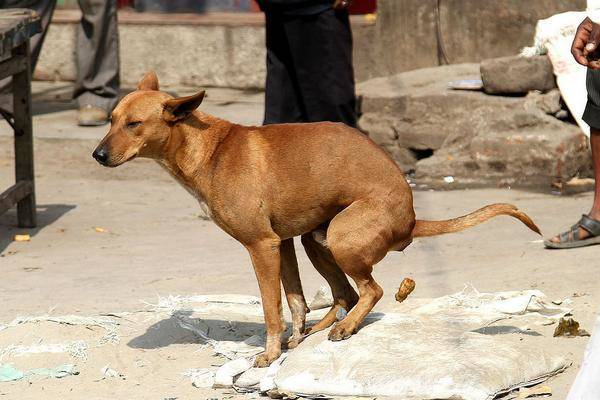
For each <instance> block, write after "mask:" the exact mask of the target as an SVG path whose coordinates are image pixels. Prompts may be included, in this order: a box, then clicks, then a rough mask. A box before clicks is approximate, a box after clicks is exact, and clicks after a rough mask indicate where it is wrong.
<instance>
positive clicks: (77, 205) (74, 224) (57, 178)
mask: <svg viewBox="0 0 600 400" xmlns="http://www.w3.org/2000/svg"><path fill="white" fill-rule="evenodd" d="M36 90H37V94H38V97H37V98H38V100H40V99H41V100H44V99H47V98H48V96H50V97H52V96H54V97H60V96H61V93H64V88H61V87H58V86H37V87H36ZM214 92H215V93H214V94H213V95H211V90H209V91H208V93H209V97H208V100H207V104H205V105H204V106H203V107H204V109H205V110H207V111H208V112H211V113H214V114H216V115H220V116H224V117H226V118H229V119H232V120H234V121H239V122H243V123H259V122H260V119H261V113H262V103H261V98H260V95H259V94H254V93H240V92H235V91H217V90H215V91H214ZM36 114H37V115H36V116H35V119H34V129H35V134H36V141H35V155H36V178H37V183H36V184H37V199H38V207H39V215H38V218H39V226H38V227H37V228H35V229H18V228H17V227H16V216H15V210H14V209H13V210H11V211H10V212H8V213H7V214H5V215H3V216H0V305H1V307H0V324H7V323H9V322H10V321H12V320H13V319H14V318H15V317H18V316H33V315H42V314H46V313H51V314H52V315H67V314H76V315H83V316H90V315H98V314H106V313H118V312H126V311H130V312H132V311H138V310H144V309H146V308H147V304H146V302H148V303H152V302H155V301H156V300H157V296H167V295H170V294H171V295H191V294H222V293H239V294H250V295H259V291H258V286H257V284H256V281H255V278H254V273H253V271H252V267H251V265H250V260H249V257H248V255H247V254H246V252H245V250H244V249H243V248H242V246H240V245H239V244H238V243H236V242H235V240H233V239H231V238H230V237H228V236H227V235H226V234H225V233H224V232H222V231H221V230H220V229H219V228H217V227H216V226H215V225H214V224H213V223H212V222H210V221H206V220H203V219H201V218H200V214H201V212H200V209H199V207H198V205H197V203H196V201H195V200H194V199H193V198H192V197H191V196H189V194H188V193H187V192H186V191H185V190H184V189H182V188H180V187H179V186H178V185H177V184H176V183H175V182H174V181H172V180H171V178H170V177H169V176H168V175H167V174H166V173H165V172H164V171H163V170H162V169H161V168H159V167H158V166H157V165H156V164H154V163H153V162H151V161H148V160H135V161H134V162H132V163H130V164H128V165H125V166H122V167H120V168H117V169H107V168H102V167H100V166H99V165H98V164H97V163H96V162H95V161H94V160H93V159H92V158H91V152H92V150H93V148H94V146H95V144H96V142H97V140H98V139H100V138H101V137H102V136H103V135H104V133H105V131H106V130H107V129H106V128H105V127H104V128H92V129H89V128H88V129H83V128H78V127H76V126H75V125H74V124H73V120H74V118H75V112H74V110H72V106H71V105H69V104H65V103H56V104H41V103H37V106H36ZM12 180H13V161H12V138H11V137H10V134H9V129H8V126H7V125H6V124H5V123H3V122H2V123H1V125H0V188H2V189H4V188H5V187H7V186H9V185H10V184H11V182H12ZM591 201H592V196H591V194H590V193H584V194H581V195H577V196H572V197H556V196H552V195H550V194H543V193H532V192H524V191H515V190H499V189H487V190H468V191H436V192H432V191H420V192H416V194H415V206H416V211H417V215H418V217H420V218H424V219H435V218H447V217H452V216H457V215H460V214H463V213H465V212H468V211H471V210H474V209H476V208H479V207H480V206H482V205H484V204H487V203H491V202H511V203H514V204H516V205H518V206H519V207H520V208H521V209H523V210H525V211H526V212H528V213H529V215H530V216H532V218H533V219H534V220H535V221H536V222H537V223H538V225H539V226H540V227H541V229H542V230H543V231H544V233H545V234H548V235H549V234H551V233H556V232H558V231H559V230H563V229H565V228H567V227H568V226H571V224H573V223H574V222H575V221H576V220H577V219H578V218H579V216H580V214H581V213H583V212H586V211H587V208H588V207H589V206H590V204H591ZM96 228H101V229H96ZM99 231H100V232H99ZM18 233H27V234H30V235H31V240H30V241H29V242H15V241H13V237H14V235H15V234H18ZM296 245H297V246H296V251H297V254H298V259H299V264H300V271H301V277H302V282H303V285H304V289H305V293H306V294H307V297H310V296H312V294H314V293H315V292H316V291H317V289H318V288H319V287H320V286H321V285H322V284H324V281H323V280H322V278H321V277H320V276H319V275H318V274H317V273H316V271H315V270H314V269H313V267H312V266H311V264H310V262H309V261H308V259H307V257H306V256H305V254H304V252H303V250H302V248H301V245H300V243H299V242H297V243H296ZM599 254H600V253H599V248H597V247H596V248H584V249H576V250H570V251H548V250H544V249H543V246H542V243H541V241H540V238H539V237H537V236H536V235H535V234H533V233H532V232H530V231H528V230H527V229H526V228H525V227H523V226H521V225H520V224H519V223H517V222H516V221H513V220H511V219H508V218H500V219H498V220H495V221H492V222H489V223H487V224H485V225H483V226H480V227H477V228H474V229H472V230H469V231H467V232H463V233H459V234H454V235H449V236H445V237H437V238H430V239H423V240H418V241H416V242H415V243H413V244H412V245H411V246H410V247H409V248H408V249H406V250H405V251H404V252H401V253H400V252H398V253H390V254H389V255H388V256H387V257H386V258H385V259H384V260H383V261H381V262H380V263H379V264H378V265H377V266H376V267H375V272H374V275H375V278H376V279H377V281H378V282H379V283H380V284H381V286H382V287H383V288H384V290H385V296H384V298H383V299H382V301H381V304H380V306H379V307H383V306H385V305H390V304H394V296H393V295H394V293H395V290H396V289H397V286H398V284H399V283H400V282H401V281H402V279H403V278H404V277H407V276H409V277H412V278H413V279H414V280H415V281H416V282H417V288H416V290H415V292H414V293H413V296H415V297H421V298H429V297H437V296H443V295H447V294H450V293H454V292H457V291H460V290H461V289H462V288H463V287H464V285H465V284H472V285H473V286H474V287H476V288H477V289H478V290H480V291H489V292H492V291H506V290H521V289H530V288H536V289H539V290H542V291H543V292H544V293H546V294H547V295H548V296H549V298H550V299H564V298H571V299H572V300H573V307H574V310H575V311H574V316H575V318H576V319H577V320H578V321H580V322H581V325H582V327H583V328H588V329H591V327H592V324H593V321H594V319H595V313H596V311H597V310H598V309H599V307H600V282H599V281H598V268H599V267H600V265H599V261H598V260H599V258H598V255H599ZM136 321H137V320H136ZM134 322H135V321H134ZM137 322H139V321H137ZM137 322H136V323H131V324H130V325H128V328H127V329H126V330H125V331H124V332H122V337H121V342H120V343H121V344H120V345H111V344H106V345H104V346H102V347H98V348H94V349H92V350H90V354H89V357H88V360H87V361H86V362H80V361H77V364H78V367H79V369H80V374H79V375H78V376H72V377H66V378H63V379H46V380H35V381H33V382H32V383H28V382H27V381H25V380H22V381H17V382H11V383H0V399H1V398H7V399H39V398H47V399H52V398H62V399H77V398H82V397H85V398H90V399H108V398H158V399H166V398H179V399H186V398H192V397H194V398H231V397H232V396H233V397H237V395H235V394H231V393H230V392H228V391H224V390H204V389H197V388H195V387H193V386H192V385H191V383H190V380H189V379H188V378H185V377H183V376H182V373H183V371H185V370H186V369H188V368H192V367H194V368H199V367H203V366H204V367H206V366H210V365H211V364H220V363H222V362H223V361H222V360H221V359H218V358H216V357H213V356H212V355H211V352H210V351H208V350H207V349H200V348H199V346H198V345H197V340H196V339H195V338H194V337H193V336H191V335H190V334H189V333H185V332H181V331H180V330H179V331H178V330H177V329H175V328H174V329H172V330H167V331H166V334H165V336H164V337H162V338H161V340H156V341H154V342H153V343H154V344H153V345H152V346H135V345H132V344H131V343H132V341H133V343H136V342H135V339H136V338H137V339H139V338H140V337H144V335H146V334H148V332H147V325H148V324H146V325H143V324H138V323H137ZM155 322H156V323H159V322H160V321H153V324H154V323H155ZM169 323H170V322H169V321H168V320H166V321H163V326H165V325H164V324H166V326H168V325H169ZM142 326H144V328H143V329H142V328H141V327H142ZM158 326H159V327H160V324H159V325H158ZM136 327H137V328H136ZM57 329H58V328H56V327H53V326H52V324H46V323H42V324H38V325H31V330H30V331H29V333H28V335H29V336H27V338H30V339H31V340H34V339H35V338H40V337H45V336H48V335H49V336H52V335H59V332H57V331H56V330H57ZM78 329H79V328H78ZM4 332H5V333H6V334H8V333H9V332H10V330H6V331H4ZM20 332H23V331H20ZM3 335H4V333H0V339H2V336H3ZM5 339H6V337H5ZM13 339H15V340H17V339H20V340H24V339H23V337H22V336H21V337H20V338H13ZM2 340H4V339H2ZM586 342H587V338H573V339H564V338H557V339H556V340H555V343H556V346H557V348H560V349H562V351H564V353H565V354H566V355H567V356H568V357H569V358H570V359H572V360H573V365H572V367H571V368H569V369H568V370H567V371H566V372H564V373H562V374H560V375H559V376H557V377H554V378H552V379H551V380H550V381H549V382H548V383H547V385H549V386H551V387H552V389H553V393H554V395H553V398H556V399H563V398H564V397H565V396H566V393H567V391H568V388H569V385H570V383H571V382H572V381H573V379H574V376H575V373H576V371H577V368H578V367H579V364H580V361H581V356H582V353H583V350H584V347H585V344H586ZM2 343H3V342H2ZM56 357H57V356H55V355H52V356H51V357H50V358H49V359H48V362H54V361H56V360H55V358H56ZM107 364H110V365H111V366H112V367H113V368H115V369H117V370H118V369H119V368H128V370H132V371H134V372H132V373H131V374H130V375H129V376H126V377H125V378H126V379H124V380H123V379H120V378H113V379H103V380H102V379H101V378H102V375H101V372H100V370H101V368H102V367H103V366H105V365H107ZM134 366H135V367H134Z"/></svg>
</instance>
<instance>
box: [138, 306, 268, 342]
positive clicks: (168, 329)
mask: <svg viewBox="0 0 600 400" xmlns="http://www.w3.org/2000/svg"><path fill="white" fill-rule="evenodd" d="M191 314H192V311H187V310H181V311H176V312H174V313H173V315H172V316H171V317H169V318H166V319H163V320H161V321H158V322H156V323H155V324H153V325H151V326H149V327H148V329H146V332H144V333H143V334H142V335H140V336H138V337H135V338H133V339H131V340H130V341H129V342H128V343H127V345H128V346H129V347H131V348H135V349H157V348H162V347H167V346H170V345H174V344H200V343H205V342H206V341H205V340H204V338H203V337H202V335H205V336H207V337H209V338H211V339H212V340H216V341H230V342H243V341H244V340H246V339H248V338H249V337H251V336H254V335H258V336H263V337H264V335H265V327H264V324H263V323H259V322H247V321H235V320H226V319H204V318H191ZM199 332H201V333H199Z"/></svg>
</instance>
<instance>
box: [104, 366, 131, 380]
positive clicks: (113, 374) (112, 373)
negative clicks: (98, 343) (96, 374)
mask: <svg viewBox="0 0 600 400" xmlns="http://www.w3.org/2000/svg"><path fill="white" fill-rule="evenodd" d="M100 373H101V374H102V377H103V378H102V379H105V378H121V379H123V380H125V375H123V374H121V373H120V372H117V371H116V370H114V369H112V368H111V367H110V364H106V365H105V366H104V367H102V369H101V370H100Z"/></svg>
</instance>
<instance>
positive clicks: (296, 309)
mask: <svg viewBox="0 0 600 400" xmlns="http://www.w3.org/2000/svg"><path fill="white" fill-rule="evenodd" d="M280 251H281V282H282V283H283V289H284V291H285V296H286V298H287V302H288V306H289V307H290V312H291V313H292V336H290V338H289V339H288V342H287V346H288V348H289V349H293V348H294V347H296V346H298V344H299V343H300V342H301V341H302V334H303V333H304V323H305V321H306V313H307V312H308V307H307V305H306V300H305V299H304V293H303V292H302V283H301V282H300V275H299V274H298V261H297V260H296V252H295V251H294V239H286V240H284V241H282V242H281V250H280Z"/></svg>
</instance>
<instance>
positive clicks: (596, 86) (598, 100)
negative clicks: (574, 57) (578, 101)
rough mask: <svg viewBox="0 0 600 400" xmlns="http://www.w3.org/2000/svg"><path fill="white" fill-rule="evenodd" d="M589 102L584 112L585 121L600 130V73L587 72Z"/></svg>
mask: <svg viewBox="0 0 600 400" xmlns="http://www.w3.org/2000/svg"><path fill="white" fill-rule="evenodd" d="M586 86H587V94H588V101H587V104H586V106H585V111H584V112H583V120H584V121H585V122H586V123H587V124H588V125H589V126H590V127H592V128H594V129H600V71H596V70H593V69H589V68H588V70H587V80H586Z"/></svg>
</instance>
